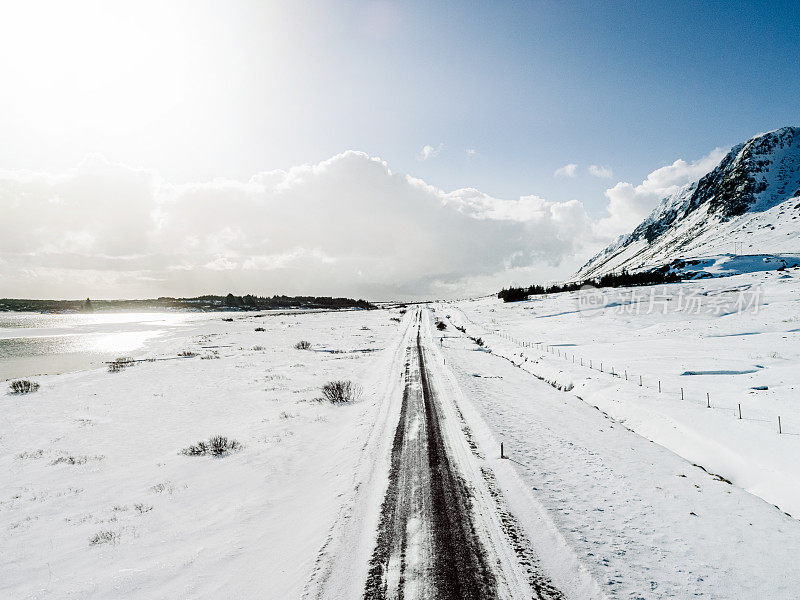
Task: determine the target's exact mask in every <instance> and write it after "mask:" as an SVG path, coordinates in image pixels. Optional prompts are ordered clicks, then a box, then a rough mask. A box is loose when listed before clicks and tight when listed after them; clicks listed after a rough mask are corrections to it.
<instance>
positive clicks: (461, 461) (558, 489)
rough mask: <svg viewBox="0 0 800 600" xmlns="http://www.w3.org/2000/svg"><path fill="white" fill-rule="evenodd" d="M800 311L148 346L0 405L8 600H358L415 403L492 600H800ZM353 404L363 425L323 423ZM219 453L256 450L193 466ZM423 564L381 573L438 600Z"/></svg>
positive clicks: (671, 312)
mask: <svg viewBox="0 0 800 600" xmlns="http://www.w3.org/2000/svg"><path fill="white" fill-rule="evenodd" d="M798 287H800V279H798V277H797V276H796V275H795V273H794V271H789V272H788V273H787V272H764V273H761V272H759V273H751V274H747V275H740V276H737V277H731V278H724V279H714V280H703V281H696V282H691V283H684V284H676V285H670V286H666V287H659V288H639V289H637V290H634V292H635V293H636V294H638V293H641V294H645V295H646V299H643V298H637V297H636V296H635V295H632V293H631V290H613V291H612V290H606V291H603V292H594V293H592V294H591V297H589V298H578V297H577V296H576V295H574V294H561V295H555V296H551V297H546V298H545V297H541V298H535V299H533V300H531V301H528V302H521V303H511V304H503V303H502V302H500V301H498V300H497V299H496V298H484V299H480V300H475V301H466V302H458V303H440V304H435V305H431V309H430V310H428V309H426V308H424V307H420V308H419V309H417V308H416V307H409V309H408V311H407V312H406V313H405V314H402V313H401V312H400V311H399V310H397V309H392V310H376V311H353V312H341V313H336V312H330V313H316V314H308V313H305V314H271V315H263V314H262V315H255V314H236V315H230V316H228V315H220V316H219V317H218V318H213V319H209V320H207V321H203V322H197V323H194V324H190V325H187V326H185V327H182V328H179V329H176V330H175V331H173V332H171V333H170V334H169V335H162V336H160V337H157V338H153V339H151V340H149V341H148V342H147V344H146V346H145V348H144V349H143V350H142V351H141V352H139V353H138V357H139V358H154V359H156V360H154V361H152V362H140V363H136V365H134V366H128V367H125V368H123V369H122V370H120V371H119V372H116V373H111V372H109V371H108V370H107V369H105V368H103V369H93V370H88V371H81V372H75V373H70V374H64V375H50V376H43V377H37V378H35V380H36V381H37V382H38V383H39V384H40V385H41V388H40V389H39V390H38V391H36V392H35V393H32V394H27V395H12V394H4V395H2V396H0V398H1V399H2V402H3V411H2V429H0V482H1V483H2V485H0V490H2V493H1V495H0V530H2V532H3V535H2V537H0V540H1V541H0V556H3V560H2V561H0V597H2V598H11V599H14V600H21V599H28V598H47V597H52V598H96V599H106V598H143V599H144V598H147V599H150V598H165V599H166V598H170V599H171V598H209V599H210V598H221V597H223V598H245V599H246V598H275V599H283V598H332V599H333V598H356V597H360V596H362V595H364V590H365V582H366V581H367V577H368V568H369V565H370V564H371V563H370V559H371V557H372V561H373V562H375V560H376V559H375V557H376V556H378V555H379V554H380V553H379V552H378V550H380V541H379V540H380V538H379V536H378V533H377V529H378V527H379V523H380V522H381V521H380V519H381V518H382V517H381V507H382V505H383V506H384V508H383V510H384V512H385V511H386V506H387V505H386V501H385V500H384V499H385V498H387V499H388V498H390V497H391V493H390V492H391V489H392V483H391V482H392V476H391V475H390V472H391V469H390V466H391V464H393V463H392V460H393V459H391V456H392V453H393V446H392V444H393V439H394V440H395V446H396V445H397V439H398V438H397V433H396V431H397V430H399V429H400V427H399V426H398V423H400V424H401V425H402V424H403V416H402V415H403V414H405V413H404V412H403V411H402V410H401V408H402V407H405V406H406V399H407V398H409V395H410V394H411V396H412V397H414V398H416V400H414V402H418V403H419V402H423V403H425V402H429V401H432V402H433V403H434V405H435V412H437V415H438V416H437V415H434V416H435V417H436V418H435V420H434V421H431V423H434V422H435V427H436V428H437V430H440V431H439V433H438V434H437V436H438V437H436V440H435V441H436V443H437V444H441V445H442V447H443V448H446V455H447V459H448V460H451V461H452V464H453V468H454V469H456V472H457V473H458V478H459V480H461V481H463V485H466V486H467V489H471V492H470V493H469V494H467V497H470V498H471V500H470V501H469V506H471V509H470V510H471V512H472V518H473V519H474V529H475V531H476V532H477V533H476V535H477V538H479V539H478V541H477V542H476V543H479V544H483V546H484V548H486V551H487V556H488V557H494V558H492V559H491V561H489V562H488V563H486V564H490V565H496V566H494V567H492V570H494V571H495V572H494V574H489V575H487V577H488V578H489V579H488V580H491V579H492V578H493V577H494V578H496V580H497V581H498V582H501V583H502V585H501V584H500V583H498V585H497V586H496V588H492V589H496V590H499V592H498V594H497V595H496V597H502V598H506V597H508V598H528V597H534V595H533V594H532V593H531V591H530V590H531V589H532V588H534V587H536V586H537V585H540V584H542V585H544V586H545V587H547V586H550V585H551V584H552V587H553V589H555V590H556V591H553V592H548V595H546V596H542V597H548V598H549V597H552V598H560V597H562V596H563V597H565V598H573V599H576V600H586V599H589V598H598V599H600V598H615V599H616V598H619V599H636V598H647V599H650V598H689V597H702V598H718V599H732V598H734V599H750V598H753V599H754V598H771V599H784V598H785V599H789V598H794V597H796V596H797V594H796V590H797V589H799V588H800V575H799V574H798V573H797V570H796V566H795V557H796V556H797V554H798V552H800V523H798V521H797V520H796V519H795V518H793V517H790V516H788V515H787V514H785V512H789V513H796V514H800V507H796V506H795V504H796V502H797V498H798V497H800V490H798V488H797V482H798V481H799V480H800V479H799V478H798V472H797V467H795V466H794V465H793V464H792V459H793V457H796V456H797V451H798V450H799V449H800V448H798V444H800V435H795V434H800V411H798V410H796V409H795V410H793V408H794V406H795V404H794V403H793V401H792V395H793V393H794V392H793V390H794V387H795V384H796V382H797V379H798V378H799V377H800V374H798V373H797V372H796V371H797V370H796V369H795V368H793V367H792V365H796V364H797V360H798V356H797V349H796V338H795V336H797V335H798V333H797V331H793V330H799V329H800V326H798V325H797V323H796V321H797V320H798V319H800V310H798V308H797V307H796V300H795V298H796V297H798V291H800V290H799V289H798ZM652 290H655V291H656V296H654V297H653V299H651V297H650V296H649V294H650V293H651V291H652ZM756 292H758V293H756ZM694 298H700V299H703V301H702V302H700V303H699V304H700V306H699V308H698V307H697V304H698V302H697V301H695V300H693V299H694ZM737 302H738V303H749V305H748V307H746V310H741V311H740V310H739V309H738V308H737V307H736V304H737ZM679 303H680V306H681V307H682V308H680V309H678V304H679ZM637 304H638V305H639V306H640V310H639V311H638V312H637V311H634V310H633V309H632V307H633V306H634V305H637ZM651 305H652V306H651ZM756 306H757V308H758V310H755V308H756ZM653 307H656V308H653ZM223 317H225V318H233V321H230V322H229V321H224V320H223ZM436 320H442V321H444V322H445V323H446V324H447V327H446V328H445V329H444V330H443V331H440V330H439V329H437V328H436V327H435V323H436ZM456 326H459V327H463V328H465V329H466V334H464V333H463V332H461V331H459V330H457V329H456ZM257 328H263V329H264V331H256V329H257ZM470 337H472V338H477V337H481V338H483V340H482V341H483V342H484V347H483V348H481V347H480V346H479V345H477V344H476V343H475V341H474V340H472V339H470ZM300 340H308V341H309V342H311V347H310V348H309V349H305V350H301V349H296V348H295V347H294V346H295V344H296V343H297V342H298V341H300ZM537 343H539V345H537ZM489 350H490V351H489ZM186 352H188V353H190V354H196V356H189V357H179V354H181V353H186ZM415 352H416V354H414V353H415ZM559 354H561V355H559ZM573 355H574V356H575V359H574V360H575V362H574V363H573ZM423 358H424V367H423V366H422V362H423ZM581 358H583V360H584V365H583V366H581V364H580V360H581ZM589 361H591V368H590V366H589ZM600 362H602V363H603V364H602V371H601V370H600V368H601V366H600V364H599V363H600ZM612 368H613V373H614V374H613V375H612V374H611V373H610V371H611V370H612ZM626 370H627V375H628V380H627V381H626V380H625V371H626ZM423 372H424V373H423ZM684 373H686V374H684ZM689 373H691V374H689ZM639 375H641V376H642V382H643V385H642V386H641V387H640V386H639V383H638V382H639V380H638V377H639ZM420 378H422V381H423V383H422V384H420V381H419V380H420ZM336 379H349V380H353V381H355V382H357V383H359V384H360V386H361V387H362V388H363V393H362V394H361V396H360V397H359V399H358V400H357V401H356V402H353V403H350V404H347V405H339V406H334V405H331V404H330V403H321V402H318V401H316V398H318V397H319V396H320V387H321V386H322V385H323V384H324V383H326V382H328V381H330V380H336ZM543 379H544V380H546V381H542V380H543ZM659 380H660V381H661V385H662V391H661V392H659V391H658V387H657V386H658V381H659ZM548 382H549V383H548ZM420 386H422V387H420ZM681 387H683V388H684V398H683V400H681V396H680V388H681ZM754 387H766V388H767V389H762V390H754V389H752V388H754ZM428 388H430V389H428ZM707 392H708V393H709V394H710V395H709V398H710V401H711V405H712V408H710V409H709V408H707V407H706V405H707V400H706V393H707ZM415 394H416V396H414V395H415ZM429 395H430V398H429ZM431 398H433V400H431ZM739 404H741V405H742V415H743V418H742V419H741V420H739V419H738V405H739ZM420 406H424V404H423V405H420ZM596 407H598V408H596ZM420 410H422V409H420ZM425 410H428V409H425ZM423 412H424V411H423ZM778 414H780V415H781V416H782V418H783V419H782V424H783V427H784V429H783V433H782V434H778V431H777V416H778ZM420 419H423V417H422V416H421V414H420V413H416V414H415V415H414V416H413V417H412V418H408V417H407V419H406V424H405V425H404V428H405V431H406V434H405V435H406V436H407V437H408V438H409V439H410V440H417V441H418V439H419V438H417V435H418V433H417V432H419V435H422V434H423V433H424V432H425V429H426V428H427V427H428V425H426V424H425V423H426V421H425V420H424V419H423V420H420ZM773 421H774V423H773ZM420 427H423V429H420ZM213 435H224V436H227V437H228V438H230V439H232V440H236V441H237V442H238V444H239V445H240V447H237V448H235V449H234V450H232V451H230V452H227V453H225V454H224V455H222V456H218V457H213V456H188V455H186V454H184V453H182V451H183V450H184V449H187V448H189V447H190V445H192V444H196V443H197V442H198V441H200V440H207V439H208V438H209V437H210V436H213ZM426 435H430V434H426ZM431 439H433V438H431ZM501 442H502V443H503V444H504V446H505V454H506V456H507V458H505V459H504V458H501V457H500V452H499V445H500V443H501ZM415 443H416V442H415ZM404 447H406V446H404ZM410 448H412V449H413V448H414V446H411V447H410ZM415 452H416V450H415ZM419 452H426V450H425V448H424V447H420V450H419ZM442 456H444V454H443V455H442ZM424 462H425V461H423V463H424ZM420 464H422V463H420ZM701 467H703V468H701ZM403 473H404V472H403V471H401V474H400V477H401V478H405V477H406V475H405V474H403ZM410 474H411V477H412V478H413V475H414V473H413V471H412V472H410ZM423 479H424V478H423ZM428 479H430V478H428ZM434 481H435V480H434ZM426 485H427V484H426ZM459 485H461V484H459ZM414 488H415V485H411V486H410V487H409V488H408V489H409V490H412V491H413V490H414ZM410 498H411V502H412V504H413V502H414V500H413V495H412V496H411V497H410ZM773 504H777V505H778V506H779V507H780V508H776V507H775V506H773ZM388 506H391V505H388ZM403 510H408V509H407V508H404V509H403ZM410 514H411V515H412V517H411V519H410V520H409V523H414V524H418V521H417V520H416V519H415V518H414V517H413V513H410ZM423 525H424V523H423ZM423 529H424V528H423ZM407 533H408V535H409V539H410V540H412V541H415V540H418V538H416V537H414V535H412V533H413V532H412V531H411V530H410V529H409V530H408V531H407ZM376 540H377V543H378V546H377V547H376ZM481 540H482V541H481ZM409 547H412V546H409ZM419 547H420V549H421V550H422V552H421V553H418V554H417V555H408V556H406V555H403V556H404V560H405V559H407V558H409V557H413V556H416V558H415V560H419V557H420V556H425V555H426V553H427V552H430V550H425V548H429V546H427V545H426V544H425V543H421V544H420V546H419ZM392 556H393V555H389V558H388V561H389V562H388V564H389V565H390V572H391V569H392V568H394V567H391V565H392V564H397V562H396V558H392ZM393 561H395V562H394V563H393ZM414 564H415V563H413V561H411V562H409V563H406V566H405V567H401V568H405V569H407V571H405V573H404V575H403V577H405V578H407V580H406V583H405V587H403V585H404V584H403V577H401V578H400V579H399V580H398V581H399V582H398V581H395V580H394V579H392V578H391V573H390V574H389V575H385V576H388V577H389V579H390V581H392V582H393V583H392V585H394V586H396V589H398V590H400V589H403V590H404V594H405V596H404V597H406V598H413V597H417V598H422V597H423V596H422V595H420V592H419V590H420V589H422V590H424V589H436V588H435V586H434V588H427V587H426V586H428V585H429V584H430V581H431V580H429V579H426V577H428V575H427V574H426V570H425V568H424V566H425V565H424V562H423V563H416V564H417V566H413V565H414ZM408 565H412V566H411V567H409V566H408ZM415 580H416V582H417V583H415ZM542 582H544V583H542ZM367 589H369V588H367ZM415 590H416V592H415ZM369 597H373V596H369ZM389 597H394V596H392V595H391V594H389ZM492 597H495V596H492Z"/></svg>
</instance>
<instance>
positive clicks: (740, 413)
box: [739, 404, 742, 421]
mask: <svg viewBox="0 0 800 600" xmlns="http://www.w3.org/2000/svg"><path fill="white" fill-rule="evenodd" d="M739 420H740V421H741V420H742V405H741V404H739Z"/></svg>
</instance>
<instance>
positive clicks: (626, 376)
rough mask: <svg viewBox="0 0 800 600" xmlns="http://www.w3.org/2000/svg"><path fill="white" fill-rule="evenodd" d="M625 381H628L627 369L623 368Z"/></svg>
mask: <svg viewBox="0 0 800 600" xmlns="http://www.w3.org/2000/svg"><path fill="white" fill-rule="evenodd" d="M625 381H628V369H625Z"/></svg>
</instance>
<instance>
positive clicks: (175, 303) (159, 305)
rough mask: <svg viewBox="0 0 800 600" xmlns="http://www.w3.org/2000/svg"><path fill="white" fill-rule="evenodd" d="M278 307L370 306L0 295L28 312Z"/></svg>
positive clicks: (12, 307)
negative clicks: (32, 298)
mask: <svg viewBox="0 0 800 600" xmlns="http://www.w3.org/2000/svg"><path fill="white" fill-rule="evenodd" d="M280 308H327V309H339V308H356V309H372V308H375V306H374V305H373V304H371V303H369V302H367V301H366V300H353V299H352V298H331V297H328V296H254V295H252V294H246V295H244V296H234V295H233V294H228V295H227V296H216V295H206V296H197V297H195V298H171V297H168V296H162V297H160V298H153V299H145V300H89V298H87V299H86V300H26V299H18V298H0V311H30V312H56V313H64V312H93V311H101V312H102V311H115V310H116V311H142V310H144V311H147V310H197V311H217V310H267V309H280Z"/></svg>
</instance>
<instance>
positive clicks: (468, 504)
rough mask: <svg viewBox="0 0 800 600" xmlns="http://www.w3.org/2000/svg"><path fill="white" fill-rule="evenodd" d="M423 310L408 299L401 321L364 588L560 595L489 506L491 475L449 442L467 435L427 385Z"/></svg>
mask: <svg viewBox="0 0 800 600" xmlns="http://www.w3.org/2000/svg"><path fill="white" fill-rule="evenodd" d="M427 318H428V314H427V311H425V310H423V309H418V310H417V312H416V313H415V314H414V315H413V318H412V319H411V321H410V324H409V326H410V327H412V328H414V329H415V335H413V332H412V335H411V336H408V337H407V338H406V339H408V340H409V343H408V347H407V349H406V362H405V375H404V378H405V381H404V390H403V398H402V406H401V409H400V418H399V422H398V423H397V428H396V430H395V432H394V440H393V445H392V449H391V460H390V472H389V485H388V488H387V490H386V494H385V497H384V499H383V503H382V506H381V510H380V517H379V524H378V531H377V542H376V545H375V548H374V551H373V553H372V557H371V560H370V564H369V573H368V577H367V581H366V586H365V589H364V598H365V599H368V600H372V599H384V598H398V599H406V598H424V599H441V600H449V599H471V598H475V599H485V600H491V599H493V598H522V597H524V598H561V597H562V596H561V594H560V592H559V591H558V590H557V589H555V588H554V587H553V585H552V584H551V583H550V582H549V580H548V579H547V577H546V576H544V575H543V574H542V573H540V572H537V571H536V569H535V566H534V564H533V563H534V562H535V561H532V560H531V556H530V549H529V548H526V547H524V546H525V545H524V543H520V541H521V540H520V539H519V535H518V533H519V532H518V530H517V529H515V526H514V522H513V517H512V516H511V515H510V514H508V513H503V514H498V512H502V509H501V506H502V505H501V499H500V498H499V497H498V495H499V490H497V489H496V487H495V488H494V489H492V490H491V492H490V493H487V492H489V486H488V484H490V483H491V481H487V480H481V479H483V477H484V476H481V475H479V477H480V478H481V479H477V478H476V477H474V475H475V473H482V472H483V471H481V470H475V469H473V470H470V469H465V468H463V465H460V464H459V463H460V462H461V463H463V462H464V459H463V458H462V459H461V460H459V455H458V454H457V453H455V452H454V451H453V448H454V447H457V446H459V445H460V446H462V447H467V446H468V445H469V439H468V436H469V430H468V428H466V424H465V423H455V425H456V426H455V427H454V426H452V425H454V423H452V421H453V420H454V417H455V419H457V418H458V415H459V413H458V409H457V407H455V406H451V407H450V411H447V410H446V409H445V406H444V404H443V399H442V398H440V394H439V391H438V390H437V388H436V385H435V380H436V377H435V376H434V374H433V370H434V369H436V368H443V366H442V365H441V359H440V358H438V357H436V356H434V355H433V352H432V349H431V343H432V338H431V335H430V327H429V322H427V323H426V321H425V320H426V319H427ZM453 408H455V411H454V412H453V410H452V409H453ZM448 412H449V414H448ZM448 419H449V421H450V423H448ZM448 425H449V426H448ZM474 452H475V450H474V447H473V453H474ZM467 454H469V452H467ZM462 456H463V453H462ZM473 458H475V457H473ZM470 473H471V474H472V475H473V478H472V481H470V480H468V478H469V476H470ZM485 477H489V473H488V472H486V474H485ZM476 479H477V480H476ZM498 546H505V547H502V548H499V547H498ZM510 562H511V563H514V562H516V564H509V563H510Z"/></svg>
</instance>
